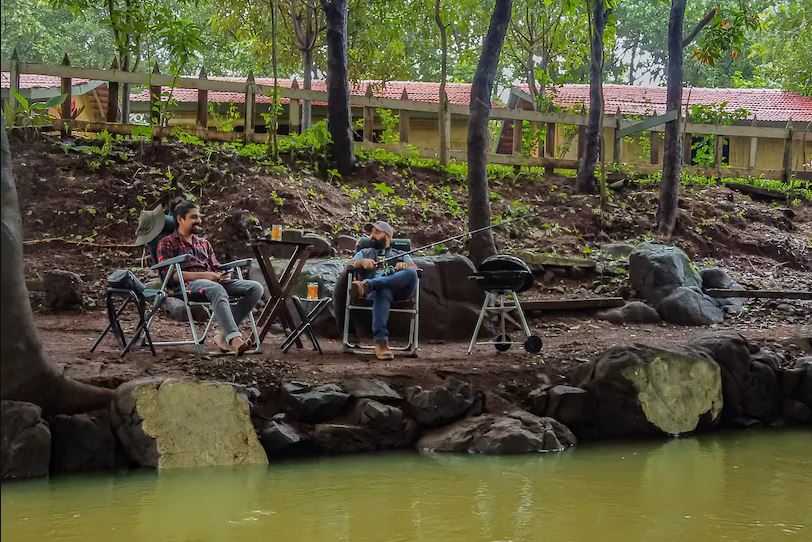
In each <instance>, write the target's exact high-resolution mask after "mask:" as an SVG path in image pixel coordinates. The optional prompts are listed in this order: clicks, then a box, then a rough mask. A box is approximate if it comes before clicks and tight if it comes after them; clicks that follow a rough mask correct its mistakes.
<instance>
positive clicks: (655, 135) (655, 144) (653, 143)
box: [648, 130, 660, 164]
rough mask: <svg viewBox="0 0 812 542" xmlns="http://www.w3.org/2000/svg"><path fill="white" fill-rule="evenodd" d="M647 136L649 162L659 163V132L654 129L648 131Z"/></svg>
mask: <svg viewBox="0 0 812 542" xmlns="http://www.w3.org/2000/svg"><path fill="white" fill-rule="evenodd" d="M648 137H649V142H650V143H649V147H650V149H649V160H648V161H649V162H650V163H652V164H659V163H660V133H659V132H655V131H654V130H652V131H650V132H649V133H648Z"/></svg>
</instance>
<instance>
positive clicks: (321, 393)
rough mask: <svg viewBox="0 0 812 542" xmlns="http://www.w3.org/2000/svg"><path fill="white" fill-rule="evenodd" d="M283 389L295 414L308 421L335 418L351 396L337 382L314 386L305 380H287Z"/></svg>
mask: <svg viewBox="0 0 812 542" xmlns="http://www.w3.org/2000/svg"><path fill="white" fill-rule="evenodd" d="M282 389H283V392H284V397H285V401H286V402H287V403H288V405H289V406H290V409H291V413H292V414H293V416H294V417H295V418H296V419H297V420H299V421H303V422H306V423H318V422H323V421H326V420H329V419H332V418H335V417H336V416H338V414H339V412H341V409H343V408H344V405H345V404H346V403H347V401H348V400H349V398H350V395H349V394H348V393H347V392H345V391H344V390H343V389H342V388H341V386H339V385H337V384H324V385H321V386H316V387H313V386H311V385H309V384H306V383H304V382H286V383H285V384H283V385H282Z"/></svg>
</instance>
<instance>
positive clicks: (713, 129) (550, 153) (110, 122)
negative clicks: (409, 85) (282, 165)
mask: <svg viewBox="0 0 812 542" xmlns="http://www.w3.org/2000/svg"><path fill="white" fill-rule="evenodd" d="M0 68H2V70H3V71H8V72H9V73H10V77H9V80H10V90H12V91H16V92H19V90H20V75H21V74H37V75H49V76H54V77H59V78H60V79H61V80H62V81H61V89H62V92H63V93H64V92H65V91H66V90H67V92H68V93H70V89H71V80H73V79H89V80H93V81H104V82H107V84H108V85H109V88H110V89H111V90H112V89H114V88H117V87H118V85H120V84H130V85H136V86H143V87H149V88H150V96H151V99H152V103H153V104H155V103H156V102H157V101H159V100H160V99H161V98H160V94H161V92H160V91H161V87H174V88H187V89H196V90H197V91H198V107H197V119H196V124H197V129H193V130H191V133H193V134H194V135H196V136H198V137H200V138H203V139H206V140H216V141H234V140H243V141H257V142H261V141H264V140H265V137H266V136H265V135H264V134H256V133H255V132H254V121H255V116H256V114H255V112H256V104H255V101H256V96H257V95H268V96H270V95H271V94H272V93H273V91H274V87H273V85H266V84H259V83H257V82H256V81H255V80H254V78H253V76H252V75H249V76H248V77H247V78H246V81H245V82H235V81H224V80H219V79H208V78H207V77H206V76H205V74H201V76H200V77H196V78H195V77H174V76H171V75H164V74H160V73H157V71H156V72H153V73H142V72H136V73H133V72H126V71H122V70H118V69H106V70H105V69H91V68H78V67H74V66H71V65H70V63H69V61H68V59H67V57H65V60H64V61H63V63H62V64H61V65H55V64H36V63H24V62H19V61H18V60H16V59H12V60H10V61H7V60H3V61H2V62H0ZM208 91H225V92H235V93H240V94H243V95H244V96H245V109H244V112H246V111H247V112H249V114H248V115H245V116H244V121H245V125H244V130H243V132H242V133H235V132H223V131H217V130H211V129H209V128H208V109H207V107H204V105H207V102H208ZM9 94H10V95H9V102H10V105H11V106H12V108H13V106H14V103H15V98H14V94H13V93H9ZM276 94H277V96H279V97H280V98H287V99H289V100H290V106H289V108H288V116H289V119H288V120H289V127H290V129H291V130H296V129H298V127H299V126H300V120H299V119H300V107H301V102H302V101H311V102H327V101H328V94H327V92H322V91H315V90H304V89H300V88H298V86H297V85H296V83H295V82H294V85H293V86H292V87H277V88H276ZM126 99H129V97H126ZM350 100H351V104H352V106H355V107H360V108H363V109H364V115H363V119H364V123H365V126H364V129H363V134H364V141H363V142H362V145H363V146H366V147H385V148H387V149H389V150H391V151H393V152H405V151H406V149H407V147H406V144H408V143H409V126H408V124H409V117H410V113H412V112H416V113H430V114H435V115H437V117H438V118H439V116H440V110H441V105H440V103H435V102H425V101H418V100H413V99H409V97H408V95H407V94H406V92H405V91H404V93H403V95H402V96H401V98H400V99H392V98H382V97H377V96H373V95H372V92H371V89H370V88H367V92H366V93H365V94H364V95H352V96H351V98H350ZM69 102H70V100H68V103H69ZM446 103H447V102H446ZM116 107H117V103H116V100H108V111H107V112H106V113H107V114H106V116H105V118H106V120H107V122H85V121H72V122H64V121H58V122H55V123H54V126H55V127H57V126H58V128H59V129H61V130H63V131H64V130H80V131H88V132H98V131H102V130H108V131H110V132H113V133H119V134H130V133H131V132H132V127H133V125H132V124H127V123H121V122H118V121H119V120H120V116H119V115H118V112H117V111H116V109H115V108H116ZM151 109H152V108H151ZM375 109H390V110H394V111H396V112H399V113H400V122H401V126H400V130H399V134H400V144H399V145H397V144H396V145H383V144H380V143H375V142H373V141H372V139H373V129H372V124H373V123H374V122H375V121H374V110H375ZM447 111H448V113H449V114H450V116H451V117H455V118H457V119H460V118H468V117H469V116H470V108H469V107H468V106H467V105H459V104H448V105H447ZM63 116H64V113H63ZM490 118H491V120H496V121H499V120H501V121H504V122H505V123H506V124H507V125H508V127H509V125H511V124H512V130H513V132H512V135H513V140H514V144H513V146H512V149H511V150H512V152H511V153H509V154H496V153H492V154H490V156H489V159H490V161H491V162H494V163H501V164H509V165H516V166H540V167H545V168H547V169H548V170H551V169H552V168H577V166H578V160H577V159H571V158H570V159H567V158H562V157H560V156H559V157H556V156H555V151H556V143H555V136H556V129H555V127H556V125H570V126H575V127H577V132H578V137H577V153H576V156H578V157H580V156H581V151H582V148H583V140H584V133H585V127H586V124H587V120H588V119H587V116H586V115H578V114H573V113H561V112H537V111H528V110H523V109H507V108H494V109H493V110H492V111H491V116H490ZM663 118H670V117H669V116H667V115H665V116H663ZM153 120H158V121H159V122H158V124H160V119H153ZM517 121H528V122H530V123H531V125H532V126H535V127H537V128H538V127H546V132H544V133H546V137H545V143H546V145H537V146H536V147H535V148H534V149H533V150H531V151H530V153H526V152H523V149H522V145H521V138H522V129H523V122H517ZM603 121H604V122H603V124H604V127H605V128H606V129H608V130H611V131H612V133H613V134H614V143H615V145H614V152H613V154H612V157H611V161H612V162H613V163H616V164H620V163H622V162H623V155H622V137H623V136H624V135H626V134H628V133H630V132H632V131H635V130H634V127H635V125H641V121H640V119H628V118H623V116H622V115H620V112H619V111H618V112H617V113H615V114H605V115H604V119H603ZM643 124H644V125H645V130H646V131H648V132H649V134H650V137H651V156H650V159H649V163H634V164H631V166H632V167H633V168H634V169H636V170H637V171H639V172H641V173H648V172H653V171H657V170H659V169H660V166H659V165H658V164H657V162H658V148H659V147H660V145H661V144H662V137H661V135H660V134H661V133H662V132H663V131H664V125H663V124H659V125H652V124H653V121H652V120H645V121H643ZM437 125H438V127H437V129H438V131H441V130H445V131H446V134H445V135H446V136H447V137H445V138H439V139H440V141H446V142H450V141H451V137H450V131H451V127H450V122H438V123H437ZM639 129H642V128H638V130H639ZM681 129H682V132H683V133H684V134H687V135H688V137H686V148H685V150H684V153H683V154H684V155H685V156H686V158H689V157H690V140H691V138H690V136H692V135H699V136H716V138H717V141H716V153H715V155H716V163H715V165H714V166H713V167H699V166H691V165H689V164H686V166H685V168H686V169H687V170H688V171H693V172H696V173H700V174H706V175H707V174H710V175H716V176H724V177H731V176H743V175H761V176H764V177H767V178H777V179H782V178H783V179H785V180H786V179H789V178H790V177H791V176H792V175H793V174H795V173H796V172H801V170H803V168H804V166H803V165H802V164H803V162H805V161H806V152H805V144H806V142H810V141H812V132H810V131H809V130H797V129H793V128H792V126H791V123H787V125H786V126H785V127H783V128H780V127H775V126H759V125H758V123H757V121H755V120H754V121H753V122H752V123H751V125H749V126H743V125H720V124H699V123H692V122H685V121H684V120H683V121H682V127H681ZM170 131H171V130H170V128H168V127H162V126H159V127H157V129H155V130H154V131H153V133H154V135H155V136H156V137H162V136H164V135H168V134H169V133H170ZM542 131H544V130H542ZM729 137H743V138H749V139H750V141H749V143H750V145H749V153H748V155H749V156H748V165H747V167H744V168H743V167H727V166H725V165H723V164H722V160H721V154H722V153H721V152H719V151H720V149H721V148H722V144H723V141H724V138H729ZM573 139H575V138H573ZM764 139H773V140H780V141H782V144H783V156H782V166H783V167H782V168H781V169H763V168H762V169H757V168H756V167H755V164H756V156H757V149H758V141H759V140H764ZM799 141H800V142H801V146H802V147H801V148H802V153H801V155H798V156H794V152H793V147H794V146H795V143H796V142H799ZM448 145H449V147H448V148H447V149H446V151H447V152H446V153H445V155H446V156H449V157H450V158H452V159H455V160H465V159H466V156H465V153H464V152H462V151H461V150H459V149H452V148H450V143H448ZM408 149H409V152H414V147H411V146H409V147H408ZM417 152H418V153H419V154H420V156H423V157H438V156H440V155H441V154H443V153H440V152H439V149H432V148H418V149H417ZM810 154H812V153H810ZM689 160H690V158H689Z"/></svg>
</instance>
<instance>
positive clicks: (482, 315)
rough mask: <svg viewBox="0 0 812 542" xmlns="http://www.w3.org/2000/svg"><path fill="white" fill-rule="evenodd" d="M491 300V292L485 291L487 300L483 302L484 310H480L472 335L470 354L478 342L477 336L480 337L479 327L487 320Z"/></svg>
mask: <svg viewBox="0 0 812 542" xmlns="http://www.w3.org/2000/svg"><path fill="white" fill-rule="evenodd" d="M490 301H491V294H490V293H489V292H485V301H484V302H483V303H482V310H480V311H479V319H477V321H476V327H475V328H474V334H473V335H472V336H471V343H470V344H469V345H468V354H469V355H470V354H471V352H472V351H473V350H474V345H475V344H476V340H477V337H479V328H480V327H482V321H483V320H485V313H486V312H487V310H488V306H489V305H490Z"/></svg>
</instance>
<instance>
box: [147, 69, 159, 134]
mask: <svg viewBox="0 0 812 542" xmlns="http://www.w3.org/2000/svg"><path fill="white" fill-rule="evenodd" d="M160 73H161V72H160V70H158V63H157V62H156V63H155V67H154V68H153V69H152V74H153V75H159V74H160ZM149 111H150V124H151V125H152V140H153V141H159V140H160V139H161V136H160V134H161V85H150V86H149Z"/></svg>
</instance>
